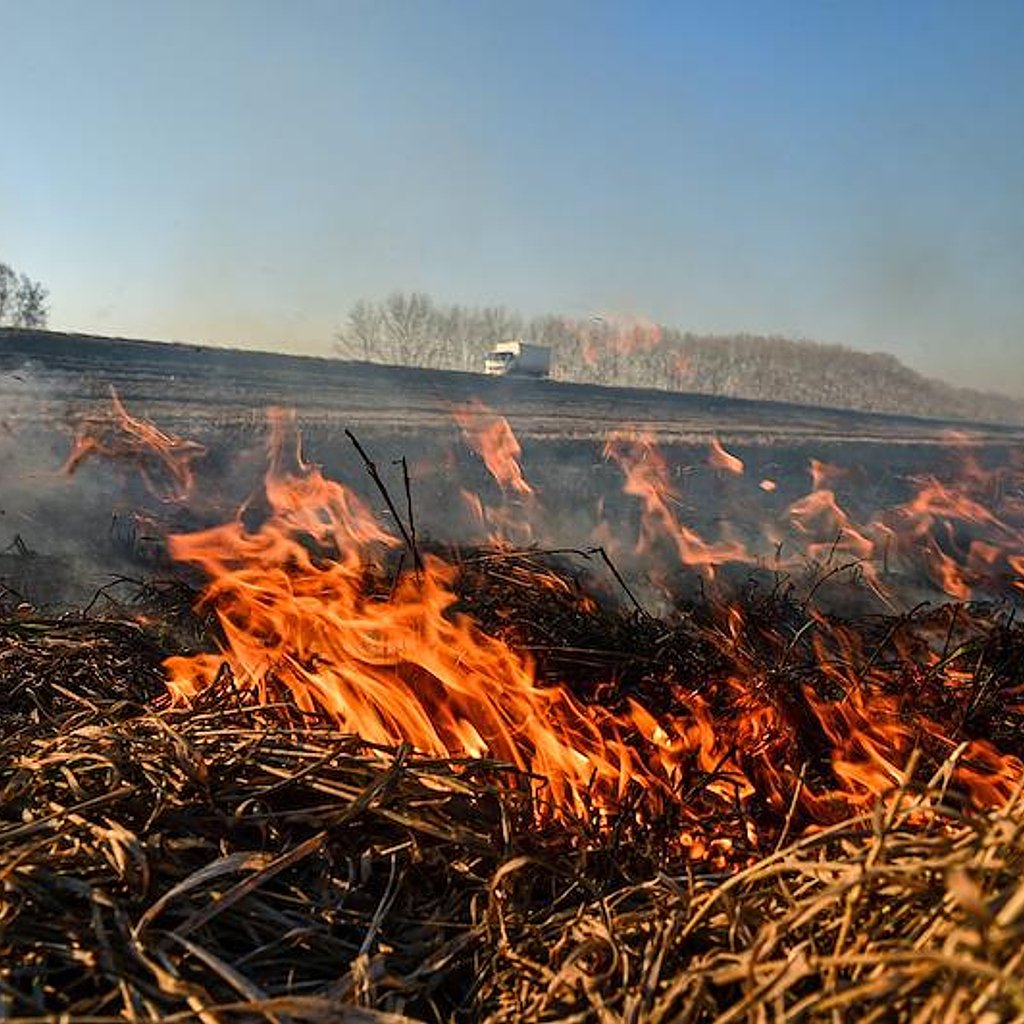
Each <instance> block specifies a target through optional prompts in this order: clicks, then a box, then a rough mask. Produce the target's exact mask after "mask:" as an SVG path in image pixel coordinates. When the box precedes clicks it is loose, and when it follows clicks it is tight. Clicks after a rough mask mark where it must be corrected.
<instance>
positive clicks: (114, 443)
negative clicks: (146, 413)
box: [63, 388, 206, 501]
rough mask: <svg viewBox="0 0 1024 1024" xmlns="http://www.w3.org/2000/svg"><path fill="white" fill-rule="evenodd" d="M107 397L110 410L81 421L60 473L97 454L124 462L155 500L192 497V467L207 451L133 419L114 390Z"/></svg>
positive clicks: (76, 467)
mask: <svg viewBox="0 0 1024 1024" xmlns="http://www.w3.org/2000/svg"><path fill="white" fill-rule="evenodd" d="M110 399H111V404H112V408H111V410H110V411H109V412H104V413H96V414H92V415H90V416H87V417H85V418H84V419H83V420H82V422H81V424H80V425H79V428H78V431H77V433H76V435H75V438H74V441H73V442H72V447H71V452H70V454H69V455H68V457H67V459H66V460H65V462H64V467H63V470H64V472H65V473H67V474H68V475H69V476H70V475H72V474H73V473H74V472H75V471H76V470H77V469H78V468H79V467H80V466H81V465H82V464H83V463H84V462H86V461H87V460H88V459H90V458H94V457H96V456H99V457H101V458H105V459H111V460H113V461H117V462H126V463H128V464H130V465H132V466H134V467H135V468H136V469H137V470H138V471H139V473H140V474H141V476H142V479H143V481H144V482H145V484H146V487H147V488H148V489H149V490H150V492H151V493H152V494H153V495H154V496H156V497H158V498H160V499H161V500H162V501H183V500H184V499H185V498H187V497H188V496H189V495H190V494H191V492H192V488H193V485H194V482H195V478H194V475H193V471H192V463H193V462H195V461H196V460H197V459H199V458H201V457H202V456H203V455H204V454H205V453H206V449H205V448H204V447H203V446H202V445H201V444H197V443H196V442H194V441H187V440H184V439H183V438H180V437H178V436H177V435H175V434H169V433H166V432H165V431H163V430H161V429H160V428H159V427H157V426H155V425H154V424H152V423H150V422H149V421H148V420H143V419H139V418H138V417H135V416H132V415H131V413H129V412H128V410H127V409H126V408H125V407H124V404H123V403H122V401H121V399H120V398H119V397H118V394H117V392H116V391H115V390H114V389H113V388H111V389H110Z"/></svg>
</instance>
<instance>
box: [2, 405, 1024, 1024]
mask: <svg viewBox="0 0 1024 1024" xmlns="http://www.w3.org/2000/svg"><path fill="white" fill-rule="evenodd" d="M460 415H461V416H462V417H463V418H462V420H460V425H461V426H462V428H463V432H464V434H465V435H466V437H467V439H468V440H469V441H470V442H471V443H472V444H473V446H474V449H475V450H477V451H478V452H479V454H480V456H481V458H483V459H484V462H485V464H486V466H487V467H488V469H489V471H490V472H491V474H492V475H493V477H494V479H495V481H496V482H497V484H498V486H499V487H500V489H501V492H502V494H503V496H504V502H503V504H502V506H501V507H500V509H498V510H497V512H498V515H497V516H495V515H494V514H493V510H486V509H483V504H482V502H480V501H479V500H477V502H476V504H477V505H479V506H480V508H481V509H482V510H483V511H484V512H486V513H487V515H486V516H485V518H487V519H489V520H490V521H492V522H494V521H499V522H501V523H503V524H505V526H507V527H508V529H509V531H510V533H511V535H518V534H519V533H520V532H527V533H528V532H529V531H528V529H526V530H525V531H524V529H523V528H527V527H529V526H530V519H531V517H532V516H533V515H535V514H536V513H537V512H538V511H539V508H540V505H539V499H538V497H537V495H536V494H535V493H534V491H533V489H532V487H531V486H530V484H529V483H528V481H527V479H526V476H525V475H524V474H523V472H522V469H521V467H520V466H519V464H518V461H517V460H518V455H519V449H518V444H517V443H516V442H515V439H514V435H512V433H511V430H510V429H509V428H508V424H507V423H505V421H504V420H501V418H500V417H492V416H490V414H489V413H488V414H487V415H486V416H485V417H484V419H483V420H481V419H480V417H481V415H482V413H481V410H479V409H476V410H474V409H467V410H463V412H462V413H460ZM97 424H99V426H97ZM292 426H293V424H292V425H290V423H289V420H288V419H287V417H284V416H281V415H278V416H275V417H274V418H273V420H272V425H271V432H270V439H269V442H270V443H269V448H268V451H269V470H268V473H267V476H266V479H265V486H264V491H263V493H262V494H261V495H258V496H256V497H255V498H254V500H253V502H251V503H250V504H249V506H248V507H247V508H246V509H245V510H243V511H240V512H239V514H238V515H237V516H236V517H235V518H234V519H233V520H231V521H229V522H227V523H223V524H222V525H220V526H211V527H209V528H206V529H203V530H199V531H197V532H193V533H189V534H177V535H172V536H170V537H168V538H167V550H168V553H169V555H170V556H171V558H172V559H173V560H174V561H175V562H176V563H177V564H178V565H179V566H183V567H187V571H188V572H190V573H194V574H195V575H194V577H193V578H194V579H195V580H196V581H197V582H199V583H200V585H201V590H200V591H198V592H194V593H193V592H191V591H189V590H188V589H187V588H186V587H185V586H184V585H183V583H182V580H181V579H178V580H177V582H175V583H173V584H171V585H168V586H162V587H160V586H153V585H151V586H149V587H147V588H144V590H143V591H142V592H140V593H139V594H138V595H137V597H136V598H135V600H134V603H133V604H132V605H131V606H129V607H123V606H119V605H115V604H114V603H113V601H112V598H111V593H106V594H104V595H102V600H100V599H99V597H98V598H97V600H96V601H94V603H93V605H92V606H91V608H90V609H88V610H87V611H86V612H85V613H82V614H79V615H77V616H66V617H64V618H61V619H56V620H46V619H43V618H39V617H33V614H32V611H31V609H30V608H28V607H27V606H26V605H25V604H24V602H21V603H17V604H14V605H12V606H11V607H12V610H11V612H10V614H8V615H7V616H6V618H3V619H2V620H0V692H2V693H3V695H4V697H5V715H4V717H3V719H2V721H0V876H2V879H3V884H4V892H3V902H2V904H0V1017H3V1018H4V1019H6V1020H24V1021H28V1020H44V1019H45V1020H58V1019H59V1020H69V1021H81V1022H83V1024H84V1022H87V1021H88V1022H97V1024H98V1022H101V1021H108V1020H110V1021H113V1020H125V1019H127V1020H138V1021H143V1020H152V1021H156V1020H182V1021H184V1020H194V1019H198V1020H201V1021H203V1022H204V1024H213V1022H219V1021H224V1022H228V1021H232V1020H247V1021H248V1020H271V1021H287V1020H295V1021H298V1020H308V1021H338V1020H341V1021H346V1020H348V1021H389V1020H410V1019H411V1020H420V1021H449V1020H453V1021H460V1020H461V1021H478V1020H480V1021H490V1022H499V1021H508V1022H512V1021H520V1020H537V1021H555V1020H559V1021H584V1020H594V1021H599V1022H601V1024H612V1022H619V1021H621V1022H626V1021H630V1022H640V1021H709V1022H716V1024H726V1022H730V1021H739V1020H747V1021H758V1022H760V1021H770V1020H771V1021H796V1020H822V1021H824V1020H828V1021H831V1022H836V1021H839V1020H848V1019H856V1020H864V1021H871V1020H874V1021H890V1020H899V1021H908V1022H911V1021H913V1022H936V1024H938V1022H945V1021H955V1020H964V1019H970V1020H981V1021H991V1022H996V1021H1003V1020H1021V1021H1024V987H1022V984H1021V981H1020V978H1021V977H1022V976H1024V941H1022V940H1024V887H1022V884H1021V877H1022V869H1024V680H1022V671H1021V670H1022V667H1024V627H1021V626H1018V625H1017V624H1016V623H1015V621H1014V608H1015V603H1016V601H1017V600H1018V599H1019V594H1020V591H1021V586H1020V572H1021V570H1022V567H1024V554H1022V553H1021V546H1020V531H1019V529H1018V526H1019V525H1020V524H1021V523H1024V501H1022V499H1021V494H1022V493H1024V491H1021V490H1020V489H1019V488H1016V489H1013V488H1007V487H1005V486H1004V481H1003V480H1002V479H1001V478H999V479H994V478H993V476H992V474H991V473H989V472H988V471H987V470H982V468H981V467H980V466H978V465H977V464H976V463H969V464H968V468H969V469H971V472H970V473H968V474H967V475H966V477H965V482H964V484H963V486H962V487H960V489H955V488H952V489H951V488H949V487H947V486H946V485H945V484H943V483H941V482H939V481H936V480H927V481H924V482H923V483H922V484H921V487H920V488H919V490H918V492H917V496H916V497H915V498H914V499H912V500H911V501H908V502H907V503H905V504H903V505H900V506H899V507H897V508H895V509H893V510H890V512H891V514H889V515H888V516H882V517H881V518H877V519H875V520H872V521H871V522H869V523H866V524H865V523H859V522H857V521H855V519H854V518H853V517H852V516H851V515H850V514H849V513H848V512H847V510H846V509H844V508H843V507H842V506H841V505H840V503H839V500H838V498H837V494H836V492H835V490H834V484H835V478H836V473H837V471H836V470H835V469H834V467H826V466H824V465H823V464H817V463H816V464H814V466H813V467H812V469H813V487H814V489H813V491H812V492H811V493H810V494H809V495H808V496H807V497H806V498H804V499H801V500H800V501H798V502H796V503H794V504H793V505H791V506H790V507H789V509H788V515H789V527H788V528H789V530H790V533H792V532H793V531H795V532H796V534H797V535H798V536H799V537H800V538H802V539H803V541H804V544H803V548H802V551H801V554H800V555H799V558H798V559H796V560H794V558H793V557H790V558H789V559H788V560H786V561H782V560H780V559H778V558H777V559H776V561H775V563H774V568H772V569H769V568H767V567H766V563H764V562H763V561H762V560H761V558H760V556H759V555H757V553H756V550H754V549H751V548H750V547H749V546H748V543H747V539H745V538H744V537H743V536H742V535H741V534H742V531H737V530H733V529H732V528H731V527H730V528H729V529H724V528H723V531H722V534H721V536H719V537H718V538H717V539H711V540H707V539H705V538H703V537H701V536H700V535H699V534H697V533H696V532H695V531H694V530H693V529H691V528H690V527H689V526H687V525H686V523H685V522H684V521H683V519H682V518H681V510H682V509H683V507H684V506H683V503H682V500H681V493H680V491H679V489H678V487H677V486H676V485H675V484H674V483H673V482H672V480H671V479H670V474H669V467H668V465H667V463H666V462H665V461H664V459H663V458H662V457H661V456H660V454H659V453H658V452H657V451H656V450H655V449H653V448H652V447H651V445H650V444H649V442H648V441H647V440H646V439H643V438H636V437H629V438H611V439H609V447H608V449H607V454H608V457H609V458H613V459H615V460H616V461H617V462H619V464H620V465H621V467H622V469H623V472H624V474H625V481H626V482H625V491H626V493H627V495H630V496H632V497H634V498H636V499H637V501H638V502H639V503H640V509H641V513H642V515H641V520H640V527H641V529H640V533H639V536H638V541H637V549H636V553H637V554H643V555H644V556H645V557H646V558H647V560H648V563H649V565H650V567H651V569H652V573H651V578H652V579H654V578H657V580H658V585H659V586H660V587H661V592H662V595H663V596H666V595H668V596H671V594H672V589H671V582H672V580H673V578H676V579H678V578H679V575H680V574H684V575H686V576H688V577H690V578H691V580H692V579H694V578H695V579H699V580H700V581H702V583H706V584H707V589H706V591H703V592H701V593H700V594H699V596H698V598H697V599H695V600H689V601H683V600H682V599H679V598H678V596H676V599H675V601H674V603H672V604H670V605H666V606H665V608H666V610H665V611H664V612H663V613H660V614H659V615H657V616H655V615H653V614H651V613H649V612H648V611H647V610H646V609H645V606H644V603H643V602H642V601H641V600H640V599H638V597H637V596H636V594H634V593H633V591H632V590H630V589H629V586H628V583H627V582H626V581H625V580H624V579H623V577H622V576H621V575H620V574H619V572H618V571H617V569H616V567H615V564H614V562H613V560H612V559H611V558H610V557H609V556H608V554H607V553H606V552H605V550H604V549H603V548H593V549H589V550H586V551H576V552H568V551H563V552H560V553H557V552H548V553H544V552H542V551H539V550H536V549H530V550H516V549H515V548H513V547H511V546H510V545H509V535H508V534H506V535H505V537H504V542H503V543H497V544H496V545H495V546H493V547H488V548H486V549H481V550H471V551H466V550H455V551H450V550H449V551H445V550H442V549H441V548H439V547H437V546H433V547H431V546H430V545H424V544H423V543H422V542H421V541H418V540H417V535H416V529H415V522H414V515H413V513H414V508H413V501H412V498H411V492H410V484H409V475H408V467H407V466H406V465H405V464H404V462H403V463H402V467H403V479H404V483H405V491H406V493H405V498H406V501H405V508H404V510H400V508H399V506H400V505H401V504H402V503H401V502H396V501H395V500H394V499H393V497H392V496H391V495H390V494H389V493H388V491H387V488H386V486H385V484H384V482H383V480H382V478H381V476H380V474H379V472H378V470H377V467H376V466H375V465H374V464H373V463H372V462H371V461H370V458H369V456H368V455H367V453H366V452H365V450H364V449H363V448H362V446H361V445H359V443H358V441H356V439H355V438H352V440H353V442H354V443H355V445H356V448H357V449H358V451H359V454H360V455H361V456H362V457H363V459H364V463H365V465H366V468H367V470H368V471H369V475H370V477H371V479H372V481H373V482H374V484H375V485H376V486H377V487H378V488H379V491H380V494H381V497H382V498H383V499H384V501H385V504H386V506H387V510H388V513H389V515H390V523H389V527H388V528H385V527H384V525H383V522H382V520H381V518H380V517H379V516H378V515H376V514H375V513H374V512H373V510H372V508H371V507H370V506H368V505H367V504H366V503H365V502H364V501H363V500H361V499H360V498H359V497H357V495H356V494H355V492H353V491H352V490H350V489H349V488H347V487H346V486H344V485H342V484H341V483H339V482H336V481H332V480H330V479H328V478H326V477H325V476H324V475H323V474H322V472H321V471H320V470H319V469H317V468H316V467H314V466H310V465H307V464H306V463H305V462H304V461H303V460H302V457H301V452H300V450H299V449H298V445H297V439H296V438H295V437H294V432H293V430H292ZM83 437H85V438H86V439H87V440H89V439H91V440H89V443H88V444H79V446H78V447H77V448H76V451H77V452H79V457H78V459H77V461H74V460H73V461H72V463H69V465H74V466H78V465H79V463H81V462H82V461H84V460H85V459H86V458H89V457H92V456H93V455H96V454H102V455H105V456H107V457H115V458H118V459H120V460H122V461H127V463H129V464H130V465H132V466H134V467H135V468H136V470H138V471H140V472H142V474H143V478H144V480H145V481H146V482H147V484H148V485H149V486H150V489H151V490H152V491H153V492H154V493H156V495H157V496H158V497H159V498H160V499H161V501H165V502H167V503H169V504H171V505H177V504H179V503H180V502H181V501H183V500H184V497H185V496H186V493H187V492H189V490H190V488H191V487H192V483H193V476H192V465H193V463H194V462H196V461H197V460H199V459H200V458H201V451H200V449H199V448H198V447H196V446H191V445H188V444H187V443H186V442H183V441H182V440H181V439H179V438H175V437H173V436H172V435H168V434H165V433H163V432H160V431H158V430H156V428H154V427H152V425H150V424H147V423H145V421H141V420H137V419H135V418H133V417H131V416H130V415H129V414H128V413H127V411H126V410H124V408H123V407H119V406H115V410H114V419H113V420H108V419H102V420H91V421H89V422H88V423H86V425H85V432H84V434H83ZM80 440H81V439H80ZM710 465H711V467H712V469H713V471H715V472H719V473H722V474H727V475H728V477H729V478H730V479H735V480H736V481H739V482H741V483H742V482H743V477H744V473H745V467H744V463H743V462H742V460H740V459H739V458H737V457H735V456H733V455H731V454H730V453H728V452H726V451H725V449H723V448H722V447H721V446H720V445H717V446H715V447H714V448H713V450H712V456H711V459H710ZM995 484H998V485H999V486H995ZM755 486H759V485H755ZM982 499H985V500H986V501H988V503H987V504H985V503H984V502H983V501H982ZM988 499H991V500H988ZM979 530H980V531H981V534H982V535H981V536H979V535H978V531H979ZM829 534H831V535H832V538H833V539H832V540H831V541H829V540H828V539H827V535H829ZM776 536H781V535H779V534H776V533H774V532H772V531H769V532H767V533H766V534H765V537H766V538H769V539H770V538H773V537H776ZM781 547H782V540H779V541H778V543H777V549H776V550H777V553H778V551H781ZM890 559H892V561H893V562H894V563H895V570H893V569H892V567H891V566H890V564H889V563H890ZM797 561H801V562H802V564H803V566H804V567H805V568H810V569H811V570H813V571H812V573H811V579H810V581H807V580H804V581H802V582H801V581H798V580H797V579H796V578H795V577H794V575H793V573H794V566H795V565H796V564H797ZM844 566H846V568H845V569H844ZM911 570H915V571H917V572H918V574H919V576H920V577H921V579H923V580H924V581H925V582H926V583H928V584H931V585H932V586H933V587H935V586H937V587H938V588H939V589H940V590H942V591H943V592H944V593H945V594H946V595H949V596H952V597H954V598H958V599H960V600H958V602H957V603H950V604H939V605H920V606H918V607H916V608H913V609H912V610H910V611H907V612H904V613H898V612H896V611H895V609H896V607H897V606H898V602H897V601H896V600H895V598H896V596H897V590H898V585H899V584H900V583H901V582H906V580H907V578H909V573H910V571H911ZM737 573H738V574H739V577H738V578H739V580H740V582H741V584H742V585H741V586H739V587H738V588H735V587H730V586H728V585H723V583H727V582H728V580H727V578H728V576H729V575H730V574H733V575H735V574H737ZM901 573H902V574H903V575H902V576H901V575H900V574H901ZM850 577H853V578H852V579H851V578H850ZM1000 581H1002V582H1001V583H1000ZM992 586H996V587H997V590H998V589H999V588H1001V592H1002V596H1001V598H1000V603H989V604H983V603H979V602H977V601H975V602H974V603H971V602H970V601H969V599H970V598H971V597H974V596H975V595H976V593H979V592H987V591H988V590H990V589H991V587H992ZM837 587H840V588H846V589H845V590H844V591H843V593H844V596H845V595H848V594H849V593H850V592H851V588H852V589H853V590H855V591H856V593H857V594H858V597H857V600H856V601H851V600H845V601H844V603H843V607H845V608H846V614H845V615H842V616H841V615H837V614H834V613H830V612H828V611H827V610H826V608H827V607H829V604H828V602H826V601H824V600H823V598H825V596H826V595H827V594H828V592H829V591H830V590H832V591H834V590H835V588H837ZM613 595H614V596H613ZM623 595H624V596H623ZM8 603H9V604H10V602H8ZM101 606H102V607H103V608H105V609H106V611H105V613H104V614H102V615H100V614H99V613H98V611H97V610H98V609H99V608H100V607H101Z"/></svg>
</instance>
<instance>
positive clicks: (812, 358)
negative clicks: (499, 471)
mask: <svg viewBox="0 0 1024 1024" xmlns="http://www.w3.org/2000/svg"><path fill="white" fill-rule="evenodd" d="M516 336H522V337H527V338H529V339H531V340H534V341H537V342H540V343H541V344H547V345H550V346H551V348H552V350H553V359H552V376H553V377H556V378H557V379H560V380H567V381H576V382H579V383H593V384H607V385H625V386H632V387H653V388H661V389H664V390H667V391H689V392H697V393H699V394H707V395H722V396H728V397H734V398H751V399H756V400H762V401H774V402H780V401H781V402H795V403H799V404H802V405H815V406H827V407H830V408H836V409H857V410H863V411H866V412H886V413H895V414H898V415H911V416H926V417H935V418H938V419H954V420H971V421H976V422H989V423H1006V424H1012V425H1021V424H1024V399H1014V398H1010V397H1007V396H1004V395H998V394H992V393H989V392H982V391H975V390H972V389H969V388H958V387H953V386H952V385H949V384H946V383H943V382H942V381H938V380H932V379H930V378H927V377H925V376H923V375H921V374H919V373H917V372H915V371H914V370H911V369H910V368H909V367H907V366H904V365H903V364H902V363H901V362H900V361H899V360H898V359H896V358H895V357H894V356H891V355H886V354H883V353H866V352H858V351H855V350H853V349H849V348H846V347H844V346H841V345H826V344H820V343H818V342H813V341H794V340H791V339H788V338H781V337H776V336H757V335H750V334H740V335H699V334H694V333H691V332H686V331H682V330H679V329H676V328H672V327H665V326H662V325H658V324H654V323H650V322H643V321H637V320H631V319H629V318H615V317H595V318H591V319H589V320H579V319H573V318H571V317H563V316H543V317H535V318H532V319H527V318H525V317H523V316H520V315H519V314H517V313H515V312H512V311H509V310H507V309H505V308H503V307H487V308H479V307H466V306H453V305H441V304H438V303H435V302H434V301H433V300H432V299H431V298H430V297H429V296H426V295H422V294H418V293H412V294H405V293H395V294H393V295H390V296H388V297H387V298H386V299H382V300H375V301H365V300H364V301H360V302H357V303H356V304H355V305H354V306H353V307H352V309H351V310H350V312H349V314H348V318H347V320H346V322H345V325H344V326H343V327H342V328H341V330H339V331H338V334H337V336H336V338H337V347H338V351H339V352H340V353H341V354H342V355H345V356H347V357H349V358H356V359H367V360H370V361H375V362H385V363H393V364H399V365H408V366H428V367H434V368H438V369H452V370H476V371H479V370H481V369H482V368H483V358H484V353H485V351H486V349H487V347H488V346H489V345H490V344H492V343H493V342H495V341H499V340H502V339H504V338H510V337H516Z"/></svg>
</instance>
